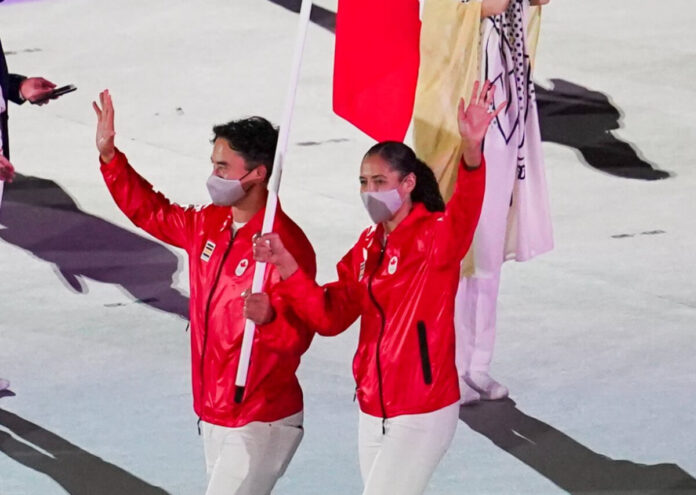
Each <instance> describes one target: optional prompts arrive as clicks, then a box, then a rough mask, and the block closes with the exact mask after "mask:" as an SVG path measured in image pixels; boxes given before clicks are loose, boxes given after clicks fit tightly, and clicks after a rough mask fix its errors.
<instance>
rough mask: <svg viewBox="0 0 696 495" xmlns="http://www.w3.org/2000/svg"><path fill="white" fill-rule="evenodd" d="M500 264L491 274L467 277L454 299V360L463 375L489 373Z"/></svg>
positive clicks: (493, 341) (460, 283)
mask: <svg viewBox="0 0 696 495" xmlns="http://www.w3.org/2000/svg"><path fill="white" fill-rule="evenodd" d="M499 287H500V267H499V268H498V270H497V271H496V272H494V273H492V274H489V276H488V277H485V278H484V277H475V276H474V277H464V278H462V279H461V280H460V282H459V289H458V291H457V297H456V298H455V302H454V327H455V337H456V355H455V361H456V364H457V371H458V372H459V375H460V376H464V375H465V374H466V373H467V372H471V371H478V372H484V373H488V370H489V369H490V366H491V359H492V358H493V347H494V346H495V327H496V315H497V312H498V308H497V306H498V289H499Z"/></svg>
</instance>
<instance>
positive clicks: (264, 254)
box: [254, 232, 299, 280]
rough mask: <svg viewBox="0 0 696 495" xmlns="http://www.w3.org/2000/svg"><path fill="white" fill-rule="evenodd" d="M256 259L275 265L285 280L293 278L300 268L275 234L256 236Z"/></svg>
mask: <svg viewBox="0 0 696 495" xmlns="http://www.w3.org/2000/svg"><path fill="white" fill-rule="evenodd" d="M254 259H255V260H256V261H258V262H263V263H270V264H272V265H275V266H276V268H277V269H278V273H280V276H281V278H282V279H283V280H285V279H287V278H289V277H290V276H292V274H293V273H295V272H296V271H297V269H298V267H299V266H298V264H297V261H296V260H295V258H294V257H293V256H292V254H290V251H288V250H287V249H286V248H285V245H284V244H283V241H281V240H280V236H279V235H278V234H276V233H274V232H271V233H270V234H264V235H256V236H254Z"/></svg>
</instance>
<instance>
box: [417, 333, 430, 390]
mask: <svg viewBox="0 0 696 495" xmlns="http://www.w3.org/2000/svg"><path fill="white" fill-rule="evenodd" d="M417 327H418V348H419V349H420V357H421V365H422V366H423V381H425V384H426V385H430V384H431V383H433V371H432V368H431V366H430V352H429V351H428V334H427V332H426V330H425V323H423V322H422V321H419V322H418V324H417Z"/></svg>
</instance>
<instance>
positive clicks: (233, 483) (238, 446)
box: [201, 412, 304, 495]
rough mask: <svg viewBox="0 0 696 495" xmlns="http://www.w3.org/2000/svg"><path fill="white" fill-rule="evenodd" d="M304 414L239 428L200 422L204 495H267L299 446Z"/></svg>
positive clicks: (253, 423) (255, 422)
mask: <svg viewBox="0 0 696 495" xmlns="http://www.w3.org/2000/svg"><path fill="white" fill-rule="evenodd" d="M302 420H303V414H302V412H299V413H297V414H293V415H292V416H288V417H286V418H283V419H280V420H278V421H273V422H271V423H263V422H259V421H254V422H252V423H249V424H247V425H244V426H242V427H239V428H228V427H225V426H218V425H213V424H210V423H206V422H205V421H203V422H201V426H202V434H203V447H204V450H205V463H206V471H207V473H208V489H207V490H206V492H205V493H206V495H267V494H269V493H271V490H272V489H273V487H274V486H275V484H276V482H277V481H278V479H279V478H280V477H281V476H282V475H283V473H285V470H286V469H287V467H288V464H290V460H291V459H292V456H293V455H294V454H295V451H296V450H297V447H298V446H299V445H300V441H301V440H302V435H303V433H304V431H303V429H302Z"/></svg>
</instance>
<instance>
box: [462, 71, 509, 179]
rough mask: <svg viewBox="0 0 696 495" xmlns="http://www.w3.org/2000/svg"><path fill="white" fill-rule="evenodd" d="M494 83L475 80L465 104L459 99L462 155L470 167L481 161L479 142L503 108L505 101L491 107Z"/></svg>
mask: <svg viewBox="0 0 696 495" xmlns="http://www.w3.org/2000/svg"><path fill="white" fill-rule="evenodd" d="M494 93H495V85H494V84H491V82H490V81H486V82H484V83H483V87H481V83H480V82H479V81H476V82H475V83H474V89H473V90H472V92H471V100H470V101H469V104H468V105H467V103H466V101H465V100H464V98H461V99H460V100H459V108H458V111H457V122H458V124H459V134H460V136H461V137H462V156H463V158H464V161H465V162H466V164H467V165H469V166H470V167H476V166H478V165H479V164H480V162H481V143H482V142H483V138H484V137H485V136H486V132H487V131H488V126H490V125H491V121H492V120H493V119H494V118H495V117H496V116H497V115H498V114H499V113H500V112H501V111H502V110H503V109H504V108H505V105H507V101H503V102H501V103H500V104H499V105H498V106H497V107H496V108H495V109H491V105H492V103H493V94H494Z"/></svg>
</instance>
